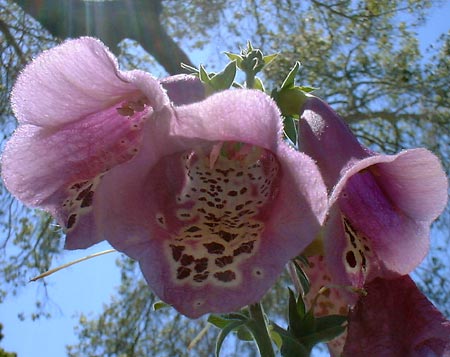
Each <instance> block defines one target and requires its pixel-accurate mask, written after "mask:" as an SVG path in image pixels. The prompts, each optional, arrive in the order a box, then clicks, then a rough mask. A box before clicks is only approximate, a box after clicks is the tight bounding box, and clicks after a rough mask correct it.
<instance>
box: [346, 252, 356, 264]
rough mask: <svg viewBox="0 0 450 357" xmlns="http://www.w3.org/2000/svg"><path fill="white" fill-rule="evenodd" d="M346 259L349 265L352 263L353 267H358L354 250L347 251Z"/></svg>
mask: <svg viewBox="0 0 450 357" xmlns="http://www.w3.org/2000/svg"><path fill="white" fill-rule="evenodd" d="M345 260H346V261H347V263H348V265H350V267H351V268H354V267H356V257H355V253H353V251H349V252H347V254H346V255H345Z"/></svg>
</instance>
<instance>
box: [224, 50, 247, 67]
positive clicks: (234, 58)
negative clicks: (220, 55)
mask: <svg viewBox="0 0 450 357" xmlns="http://www.w3.org/2000/svg"><path fill="white" fill-rule="evenodd" d="M224 53H225V55H226V56H227V57H228V58H229V60H230V61H236V65H237V67H238V68H239V69H241V63H242V60H243V58H242V56H241V55H238V54H236V53H231V52H224Z"/></svg>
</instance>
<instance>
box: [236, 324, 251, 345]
mask: <svg viewBox="0 0 450 357" xmlns="http://www.w3.org/2000/svg"><path fill="white" fill-rule="evenodd" d="M236 336H237V338H239V339H240V340H241V341H253V335H252V334H251V332H250V331H249V330H248V328H247V326H246V325H243V326H240V327H239V328H238V330H237V333H236Z"/></svg>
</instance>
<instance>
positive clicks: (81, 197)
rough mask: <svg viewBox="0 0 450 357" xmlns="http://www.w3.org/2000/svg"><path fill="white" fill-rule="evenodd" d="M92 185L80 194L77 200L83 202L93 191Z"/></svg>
mask: <svg viewBox="0 0 450 357" xmlns="http://www.w3.org/2000/svg"><path fill="white" fill-rule="evenodd" d="M91 188H92V185H89V186H88V187H87V188H85V189H84V190H83V191H81V192H80V193H78V195H77V198H76V200H77V201H81V200H82V199H83V198H84V197H85V196H86V195H87V194H89V192H90V191H91Z"/></svg>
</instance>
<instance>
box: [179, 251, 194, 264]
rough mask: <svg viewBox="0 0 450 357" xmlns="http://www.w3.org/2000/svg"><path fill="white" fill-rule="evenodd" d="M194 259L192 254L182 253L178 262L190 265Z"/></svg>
mask: <svg viewBox="0 0 450 357" xmlns="http://www.w3.org/2000/svg"><path fill="white" fill-rule="evenodd" d="M193 261H194V257H193V256H192V255H188V254H183V256H182V257H181V260H180V263H181V265H184V266H187V265H190V264H191V263H192V262H193Z"/></svg>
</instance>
